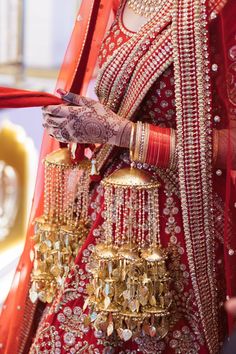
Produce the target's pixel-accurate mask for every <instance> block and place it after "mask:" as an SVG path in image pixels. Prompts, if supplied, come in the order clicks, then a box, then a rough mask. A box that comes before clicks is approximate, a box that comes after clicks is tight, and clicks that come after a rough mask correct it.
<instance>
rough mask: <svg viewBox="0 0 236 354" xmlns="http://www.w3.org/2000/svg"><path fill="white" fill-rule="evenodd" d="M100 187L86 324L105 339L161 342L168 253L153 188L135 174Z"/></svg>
mask: <svg viewBox="0 0 236 354" xmlns="http://www.w3.org/2000/svg"><path fill="white" fill-rule="evenodd" d="M102 184H103V186H104V201H105V221H104V238H103V241H102V242H101V243H100V244H98V245H97V246H96V247H95V249H94V252H93V254H92V257H91V263H90V267H89V268H90V271H91V274H92V280H91V282H90V284H89V285H88V289H87V290H88V298H87V301H86V302H85V307H87V306H89V309H90V311H89V319H88V321H89V322H90V323H91V324H92V326H93V328H94V329H95V330H97V331H102V332H104V335H105V336H110V335H112V334H113V335H114V334H115V335H118V336H119V338H120V339H121V340H124V341H128V340H129V339H131V338H133V337H135V336H137V335H139V334H140V333H141V332H143V333H146V334H148V335H150V336H151V337H154V336H155V337H158V338H162V337H164V336H165V335H166V334H167V332H168V329H169V319H170V308H171V303H172V296H171V290H170V285H171V277H170V274H169V271H168V259H169V253H168V251H167V250H166V249H164V248H163V247H162V246H161V242H160V235H159V212H158V210H159V201H158V188H159V182H157V181H156V180H154V179H153V177H152V176H151V175H150V174H148V173H147V172H144V171H143V170H139V169H136V168H132V167H131V168H124V169H121V170H118V171H115V172H114V173H113V174H111V175H110V176H109V177H108V178H106V179H105V180H104V181H103V182H102Z"/></svg>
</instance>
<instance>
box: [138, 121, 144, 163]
mask: <svg viewBox="0 0 236 354" xmlns="http://www.w3.org/2000/svg"><path fill="white" fill-rule="evenodd" d="M145 127H146V125H145V124H142V130H141V136H140V144H139V154H138V161H139V162H143V150H144V142H145Z"/></svg>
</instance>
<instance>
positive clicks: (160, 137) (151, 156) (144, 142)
mask: <svg viewBox="0 0 236 354" xmlns="http://www.w3.org/2000/svg"><path fill="white" fill-rule="evenodd" d="M135 127H136V129H134V128H133V132H131V139H130V157H131V160H133V161H136V162H142V163H144V162H146V163H148V164H149V165H153V166H157V167H161V168H171V169H174V168H175V167H176V160H177V154H176V134H175V130H174V129H171V128H160V127H156V126H154V125H150V124H147V123H142V122H137V124H136V125H135Z"/></svg>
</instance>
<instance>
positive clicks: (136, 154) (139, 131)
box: [134, 122, 143, 161]
mask: <svg viewBox="0 0 236 354" xmlns="http://www.w3.org/2000/svg"><path fill="white" fill-rule="evenodd" d="M142 126H143V125H142V122H137V128H136V137H135V147H134V161H138V158H139V150H140V142H141V141H140V139H141V135H142Z"/></svg>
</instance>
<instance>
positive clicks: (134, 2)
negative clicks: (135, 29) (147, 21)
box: [127, 0, 162, 18]
mask: <svg viewBox="0 0 236 354" xmlns="http://www.w3.org/2000/svg"><path fill="white" fill-rule="evenodd" d="M161 3H162V0H159V1H158V0H127V4H128V6H129V7H130V8H131V9H132V10H133V11H134V12H135V13H136V14H137V15H140V16H143V17H146V18H149V17H151V16H152V15H153V13H154V12H157V11H158V10H159V9H160V6H161Z"/></svg>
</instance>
